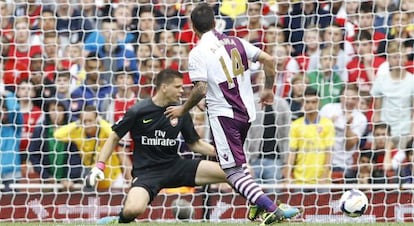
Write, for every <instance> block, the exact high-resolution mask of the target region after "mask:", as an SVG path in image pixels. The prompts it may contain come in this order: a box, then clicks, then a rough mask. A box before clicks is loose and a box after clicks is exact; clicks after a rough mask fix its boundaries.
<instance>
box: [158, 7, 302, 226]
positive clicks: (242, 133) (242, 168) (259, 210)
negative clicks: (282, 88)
mask: <svg viewBox="0 0 414 226" xmlns="http://www.w3.org/2000/svg"><path fill="white" fill-rule="evenodd" d="M214 20H215V18H214V12H213V10H212V9H211V8H210V7H209V6H208V4H206V3H200V4H198V5H197V7H196V8H194V9H193V11H192V12H191V22H192V24H193V26H192V27H193V31H194V32H195V33H196V34H197V35H198V37H199V38H200V41H199V42H198V44H197V46H196V47H194V48H193V49H192V50H191V52H190V56H189V73H190V78H191V80H192V81H193V82H194V83H195V84H194V88H193V89H192V91H191V93H190V97H189V99H188V100H187V101H186V102H185V103H184V105H182V106H169V107H168V108H167V109H166V111H165V113H164V114H165V115H167V117H168V118H170V119H174V118H177V117H180V116H182V115H184V114H185V113H187V112H188V111H189V110H190V109H192V108H193V107H194V106H195V105H197V104H198V103H199V102H200V101H201V100H202V99H203V98H204V97H206V103H207V107H208V108H207V109H208V114H209V121H210V125H211V126H212V135H213V137H214V142H215V147H216V150H217V153H218V154H217V156H218V159H219V161H220V166H221V168H222V169H223V170H224V171H225V173H226V175H227V179H228V181H229V183H230V184H231V185H232V186H233V188H234V189H235V190H236V191H238V192H239V193H240V194H241V195H242V196H243V197H245V198H246V199H247V200H249V202H250V203H251V204H252V206H251V207H250V208H249V214H248V215H249V216H248V218H249V219H250V220H252V221H253V220H255V219H256V218H257V217H259V215H262V217H263V224H271V223H274V222H280V221H282V220H284V219H286V218H288V219H290V218H292V217H294V216H296V215H297V214H299V209H297V208H294V207H291V206H289V205H286V204H282V205H279V206H277V205H276V204H275V203H274V202H273V201H272V200H271V199H270V198H269V197H268V196H267V195H266V194H265V193H264V192H263V190H262V189H261V187H260V186H259V185H258V184H257V183H256V182H255V181H254V180H253V179H252V177H251V175H250V173H249V172H248V170H247V166H246V156H245V153H244V148H243V144H244V141H245V139H246V136H247V132H248V129H249V127H250V122H251V121H253V119H254V117H255V109H254V103H253V101H254V100H253V92H252V88H251V86H252V84H251V75H250V70H249V65H248V60H251V61H253V62H255V61H259V62H261V63H263V64H264V65H265V66H264V68H265V75H266V79H265V88H264V90H263V92H262V96H261V102H262V103H264V104H271V103H273V97H274V94H273V91H272V88H273V83H274V76H275V71H274V70H275V66H276V65H275V62H274V58H273V57H272V56H270V55H269V54H267V53H266V52H264V51H261V50H260V49H259V48H257V47H255V46H254V45H252V44H251V43H249V42H247V41H245V40H243V39H241V38H237V37H234V36H233V37H231V36H227V35H225V34H221V33H218V32H217V31H216V30H215V23H214ZM233 65H234V66H233ZM236 65H237V66H236ZM229 68H232V69H233V70H232V71H231V73H230V72H229ZM240 93H242V94H243V97H244V98H241V97H240ZM223 97H224V99H225V100H226V101H223Z"/></svg>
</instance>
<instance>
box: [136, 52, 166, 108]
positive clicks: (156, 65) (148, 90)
mask: <svg viewBox="0 0 414 226" xmlns="http://www.w3.org/2000/svg"><path fill="white" fill-rule="evenodd" d="M162 64H163V62H162V60H161V59H159V58H155V57H152V58H149V59H147V60H144V61H143V62H142V64H141V68H140V72H141V77H140V80H139V87H138V99H139V100H141V99H145V98H148V97H151V96H153V94H154V93H155V86H154V85H155V81H154V80H155V75H156V74H157V73H158V72H160V71H161V70H162V69H163V65H162Z"/></svg>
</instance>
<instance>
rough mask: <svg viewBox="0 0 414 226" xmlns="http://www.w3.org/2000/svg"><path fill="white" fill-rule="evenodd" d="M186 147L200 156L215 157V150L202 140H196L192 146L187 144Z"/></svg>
mask: <svg viewBox="0 0 414 226" xmlns="http://www.w3.org/2000/svg"><path fill="white" fill-rule="evenodd" d="M188 147H189V148H190V149H191V150H192V151H194V152H197V153H200V154H202V155H207V156H212V157H215V156H216V149H215V148H214V146H213V145H211V144H209V143H207V142H205V141H202V140H198V141H196V142H194V143H192V144H188Z"/></svg>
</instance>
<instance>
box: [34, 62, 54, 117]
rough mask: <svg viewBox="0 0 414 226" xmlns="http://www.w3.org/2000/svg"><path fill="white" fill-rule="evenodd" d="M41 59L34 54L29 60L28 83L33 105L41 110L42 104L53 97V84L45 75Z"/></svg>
mask: <svg viewBox="0 0 414 226" xmlns="http://www.w3.org/2000/svg"><path fill="white" fill-rule="evenodd" d="M43 62H44V61H43V57H42V55H40V54H35V55H33V56H32V57H31V58H30V64H29V65H30V66H29V67H30V72H29V81H30V82H31V83H32V84H33V89H34V93H35V95H34V98H33V104H34V105H36V106H38V107H39V108H40V109H42V110H43V103H44V102H45V101H47V100H48V99H49V98H53V97H54V96H55V92H56V87H55V84H54V83H53V82H52V81H51V80H50V79H49V78H48V77H47V76H46V75H45V72H44V70H43V66H44V63H43Z"/></svg>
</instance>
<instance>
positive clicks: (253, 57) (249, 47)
mask: <svg viewBox="0 0 414 226" xmlns="http://www.w3.org/2000/svg"><path fill="white" fill-rule="evenodd" d="M239 40H240V41H241V43H242V44H243V47H244V50H245V51H246V55H247V59H249V60H250V61H252V62H256V61H257V59H258V57H259V55H260V53H261V52H262V50H261V49H259V48H257V47H256V46H254V45H253V44H251V43H250V42H248V41H246V40H244V39H241V38H239Z"/></svg>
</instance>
